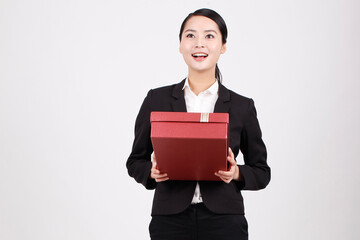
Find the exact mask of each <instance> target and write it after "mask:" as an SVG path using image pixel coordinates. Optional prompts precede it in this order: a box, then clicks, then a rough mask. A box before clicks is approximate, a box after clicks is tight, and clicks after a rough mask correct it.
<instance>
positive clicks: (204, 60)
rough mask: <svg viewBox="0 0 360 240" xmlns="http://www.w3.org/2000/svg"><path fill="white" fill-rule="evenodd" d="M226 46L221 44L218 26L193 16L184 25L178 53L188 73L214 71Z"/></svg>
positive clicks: (203, 18) (206, 19) (204, 18)
mask: <svg viewBox="0 0 360 240" xmlns="http://www.w3.org/2000/svg"><path fill="white" fill-rule="evenodd" d="M225 50H226V44H223V43H222V37H221V32H220V30H219V27H218V25H217V24H216V23H215V22H214V21H213V20H211V19H210V18H207V17H203V16H193V17H191V18H190V19H189V20H188V21H187V22H186V24H185V27H184V31H183V33H182V36H181V42H180V53H181V54H182V55H183V57H184V60H185V62H186V64H187V65H188V67H189V71H197V72H204V71H215V66H216V63H217V61H218V60H219V57H220V55H221V54H223V53H225Z"/></svg>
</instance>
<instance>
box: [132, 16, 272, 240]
mask: <svg viewBox="0 0 360 240" xmlns="http://www.w3.org/2000/svg"><path fill="white" fill-rule="evenodd" d="M179 38H180V53H181V54H182V55H183V58H184V60H185V63H186V64H187V66H188V75H187V78H185V79H184V80H182V81H181V82H180V83H177V84H173V85H171V86H165V87H162V88H157V89H152V90H150V91H149V92H148V94H147V96H146V98H145V100H144V102H143V104H142V106H141V108H140V111H139V114H138V116H137V119H136V123H135V139H134V143H133V148H132V151H131V154H130V156H129V158H128V160H127V163H126V166H127V168H128V172H129V175H130V176H131V177H133V178H134V179H135V180H136V181H137V182H138V183H141V184H143V185H144V186H145V188H147V189H155V194H154V199H153V206H152V213H151V215H152V220H151V223H150V226H149V231H150V236H151V239H155V240H160V239H166V240H168V239H173V240H176V239H179V240H180V239H181V240H187V239H206V240H209V239H210V240H211V239H219V240H220V239H221V240H227V239H229V240H232V239H240V240H245V239H248V225H247V220H246V218H245V215H244V214H245V212H244V204H243V198H242V195H241V191H242V190H259V189H263V188H265V187H266V186H267V184H268V183H269V181H270V168H269V166H268V164H267V161H266V148H265V145H264V142H263V140H262V137H261V130H260V126H259V123H258V120H257V116H256V110H255V106H254V102H253V100H252V99H250V98H246V97H243V96H241V95H238V94H237V93H235V92H233V91H231V90H229V89H227V88H226V87H225V86H224V85H222V83H221V73H220V71H219V68H218V66H217V62H218V60H219V57H220V56H221V54H223V53H225V51H226V39H227V27H226V24H225V22H224V20H223V19H222V17H221V16H220V15H219V14H218V13H216V12H215V11H213V10H210V9H199V10H197V11H195V12H193V13H190V14H189V15H188V16H187V17H186V18H185V20H184V21H183V23H182V25H181V28H180V34H179ZM235 77H236V76H235ZM152 111H169V112H171V111H174V112H209V113H211V112H223V113H229V138H230V141H229V145H230V148H229V156H228V162H229V168H228V170H227V171H218V172H216V173H214V174H215V175H216V176H218V177H219V181H199V182H196V181H174V180H171V179H169V178H168V176H167V173H165V172H160V171H159V170H158V169H157V167H156V153H155V154H153V156H152V153H153V147H152V144H151V139H150V129H151V125H150V113H151V112H152ZM239 151H241V152H242V154H243V157H244V163H245V164H243V165H238V164H237V163H236V156H237V155H238V153H239Z"/></svg>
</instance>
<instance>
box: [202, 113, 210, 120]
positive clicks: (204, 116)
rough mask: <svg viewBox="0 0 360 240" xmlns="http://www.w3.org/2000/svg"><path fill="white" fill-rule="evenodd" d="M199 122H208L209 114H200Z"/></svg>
mask: <svg viewBox="0 0 360 240" xmlns="http://www.w3.org/2000/svg"><path fill="white" fill-rule="evenodd" d="M200 122H209V113H201V115H200Z"/></svg>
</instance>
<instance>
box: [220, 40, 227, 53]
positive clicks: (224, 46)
mask: <svg viewBox="0 0 360 240" xmlns="http://www.w3.org/2000/svg"><path fill="white" fill-rule="evenodd" d="M225 52H226V43H224V44H223V45H222V47H221V52H220V53H221V54H224V53H225Z"/></svg>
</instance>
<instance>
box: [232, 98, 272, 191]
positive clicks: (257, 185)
mask: <svg viewBox="0 0 360 240" xmlns="http://www.w3.org/2000/svg"><path fill="white" fill-rule="evenodd" d="M240 150H241V152H242V153H243V156H244V162H245V165H239V169H240V173H241V175H242V178H243V181H242V182H238V184H239V185H240V186H239V187H240V189H242V190H259V189H263V188H265V187H266V186H267V185H268V183H269V182H270V167H269V166H268V164H267V161H266V158H267V152H266V147H265V144H264V142H263V140H262V133H261V130H260V126H259V121H258V119H257V113H256V109H255V105H254V101H253V100H252V99H249V104H248V109H247V114H246V117H245V120H244V128H243V130H242V132H241V142H240Z"/></svg>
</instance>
